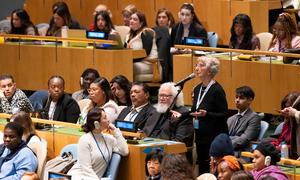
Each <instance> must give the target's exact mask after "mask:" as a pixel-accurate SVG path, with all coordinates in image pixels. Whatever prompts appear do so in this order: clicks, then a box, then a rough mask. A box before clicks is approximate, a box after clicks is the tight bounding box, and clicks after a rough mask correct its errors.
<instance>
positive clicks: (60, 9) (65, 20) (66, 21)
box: [46, 1, 80, 37]
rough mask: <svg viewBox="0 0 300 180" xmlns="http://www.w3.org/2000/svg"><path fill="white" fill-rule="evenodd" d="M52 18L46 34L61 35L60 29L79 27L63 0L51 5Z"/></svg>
mask: <svg viewBox="0 0 300 180" xmlns="http://www.w3.org/2000/svg"><path fill="white" fill-rule="evenodd" d="M52 14H53V16H52V18H51V20H50V23H49V28H48V30H47V33H46V35H47V36H57V37H60V36H61V31H62V29H80V25H79V23H78V22H77V21H76V20H74V19H72V17H71V14H70V11H69V8H68V5H67V4H66V3H65V2H63V1H60V2H57V3H55V4H54V5H53V6H52Z"/></svg>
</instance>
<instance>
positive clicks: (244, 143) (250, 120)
mask: <svg viewBox="0 0 300 180" xmlns="http://www.w3.org/2000/svg"><path fill="white" fill-rule="evenodd" d="M235 92H236V95H235V97H236V98H235V105H236V108H237V109H238V113H237V114H235V115H233V116H231V117H230V118H228V120H227V124H228V131H229V136H230V139H231V140H232V145H233V148H234V150H235V151H242V150H246V148H247V147H248V145H249V142H250V141H253V140H256V139H257V137H258V135H259V132H260V117H259V116H258V115H257V114H256V113H255V112H253V111H252V110H251V108H250V105H251V103H252V101H253V99H254V96H255V94H254V92H253V90H252V89H251V88H250V87H248V86H242V87H239V88H237V89H236V91H235Z"/></svg>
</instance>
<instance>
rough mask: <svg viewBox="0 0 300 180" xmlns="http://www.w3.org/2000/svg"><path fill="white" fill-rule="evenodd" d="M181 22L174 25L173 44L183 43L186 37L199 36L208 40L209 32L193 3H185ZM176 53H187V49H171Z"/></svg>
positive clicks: (181, 12)
mask: <svg viewBox="0 0 300 180" xmlns="http://www.w3.org/2000/svg"><path fill="white" fill-rule="evenodd" d="M179 19H180V22H179V23H177V24H176V25H174V26H173V28H172V32H171V41H172V46H174V45H175V44H183V40H184V38H185V37H199V38H203V39H205V41H206V43H205V45H208V42H207V32H206V30H205V29H204V27H203V26H202V23H201V22H200V21H199V19H198V17H197V15H196V13H195V10H194V7H193V5H192V4H189V3H184V4H183V5H182V6H181V8H180V12H179ZM171 51H172V52H174V53H187V50H178V49H171Z"/></svg>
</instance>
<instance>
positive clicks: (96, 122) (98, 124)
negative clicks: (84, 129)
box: [94, 121, 101, 130]
mask: <svg viewBox="0 0 300 180" xmlns="http://www.w3.org/2000/svg"><path fill="white" fill-rule="evenodd" d="M94 126H95V129H96V130H99V129H100V127H101V125H100V123H99V121H94Z"/></svg>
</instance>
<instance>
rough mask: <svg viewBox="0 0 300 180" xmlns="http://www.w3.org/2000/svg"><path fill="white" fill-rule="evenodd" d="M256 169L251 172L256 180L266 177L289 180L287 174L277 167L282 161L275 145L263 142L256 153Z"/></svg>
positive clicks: (256, 149)
mask: <svg viewBox="0 0 300 180" xmlns="http://www.w3.org/2000/svg"><path fill="white" fill-rule="evenodd" d="M253 154H254V158H253V163H254V166H253V167H254V169H253V170H252V171H251V173H252V175H253V177H254V179H261V178H263V177H265V176H268V175H270V176H272V177H275V178H277V179H280V180H287V179H288V178H287V176H286V174H285V173H284V172H283V171H282V170H280V168H279V167H278V166H277V165H276V163H277V162H279V161H280V156H279V152H278V151H276V148H275V146H274V145H273V144H271V143H269V142H261V143H260V144H258V145H257V147H256V148H255V150H254V152H253Z"/></svg>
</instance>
